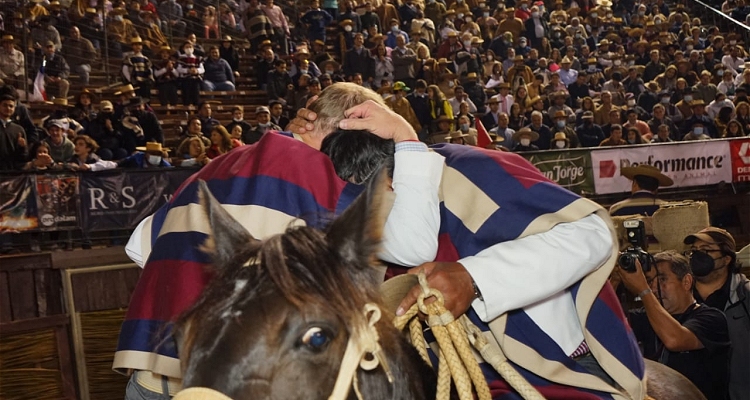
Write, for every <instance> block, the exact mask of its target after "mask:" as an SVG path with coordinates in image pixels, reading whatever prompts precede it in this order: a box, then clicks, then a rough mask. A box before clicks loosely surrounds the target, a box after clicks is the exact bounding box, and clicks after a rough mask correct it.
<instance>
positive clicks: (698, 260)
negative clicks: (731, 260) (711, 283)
mask: <svg viewBox="0 0 750 400" xmlns="http://www.w3.org/2000/svg"><path fill="white" fill-rule="evenodd" d="M715 265H716V260H714V258H713V257H711V256H710V255H709V254H708V253H705V252H702V251H693V254H692V255H691V256H690V269H691V270H692V271H693V275H695V276H699V277H700V276H706V275H708V274H710V273H711V271H713V270H714V267H715Z"/></svg>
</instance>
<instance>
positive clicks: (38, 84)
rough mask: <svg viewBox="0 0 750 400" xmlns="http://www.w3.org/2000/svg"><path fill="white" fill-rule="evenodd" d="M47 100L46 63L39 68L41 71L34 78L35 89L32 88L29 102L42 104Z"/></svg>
mask: <svg viewBox="0 0 750 400" xmlns="http://www.w3.org/2000/svg"><path fill="white" fill-rule="evenodd" d="M46 100H47V92H46V91H45V90H44V63H42V66H41V67H39V71H37V73H36V78H34V87H33V88H32V92H31V95H30V96H29V101H31V102H42V101H46Z"/></svg>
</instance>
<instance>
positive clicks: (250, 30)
mask: <svg viewBox="0 0 750 400" xmlns="http://www.w3.org/2000/svg"><path fill="white" fill-rule="evenodd" d="M247 15H248V17H249V19H248V21H247V22H245V28H246V29H247V34H248V39H250V46H251V47H252V48H253V49H260V48H261V47H263V43H264V42H265V41H269V43H272V42H271V39H273V35H274V30H273V24H272V23H271V19H269V18H268V16H266V14H265V13H264V12H263V10H261V9H260V8H256V9H251V10H248V14H247Z"/></svg>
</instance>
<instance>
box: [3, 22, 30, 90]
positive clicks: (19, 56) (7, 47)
mask: <svg viewBox="0 0 750 400" xmlns="http://www.w3.org/2000/svg"><path fill="white" fill-rule="evenodd" d="M13 41H14V38H13V36H12V35H3V36H2V39H0V42H2V47H0V79H2V81H3V82H5V84H6V85H13V86H15V87H22V86H23V85H22V84H23V79H24V68H25V65H26V63H25V58H24V55H23V53H21V52H20V51H18V50H16V48H15V46H14V45H13Z"/></svg>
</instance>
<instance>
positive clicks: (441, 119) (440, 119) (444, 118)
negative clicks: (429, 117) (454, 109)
mask: <svg viewBox="0 0 750 400" xmlns="http://www.w3.org/2000/svg"><path fill="white" fill-rule="evenodd" d="M436 122H437V123H438V124H439V123H441V122H453V119H452V118H450V117H449V116H447V115H441V116H439V117H438V119H437V120H436Z"/></svg>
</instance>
